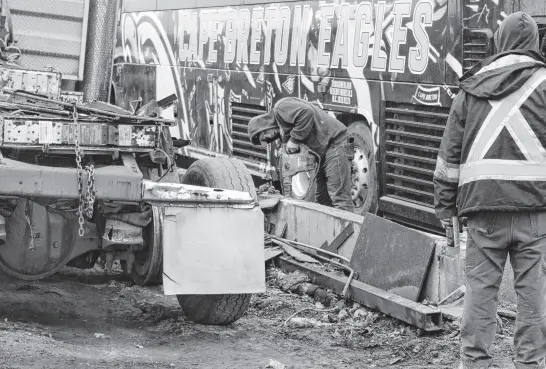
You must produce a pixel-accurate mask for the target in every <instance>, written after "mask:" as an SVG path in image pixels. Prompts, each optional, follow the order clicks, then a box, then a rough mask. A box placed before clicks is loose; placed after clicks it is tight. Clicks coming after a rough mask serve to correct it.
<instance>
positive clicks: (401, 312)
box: [279, 257, 442, 332]
mask: <svg viewBox="0 0 546 369" xmlns="http://www.w3.org/2000/svg"><path fill="white" fill-rule="evenodd" d="M279 265H280V267H281V268H282V269H284V270H285V271H287V272H290V273H291V272H295V271H300V272H303V273H304V274H306V275H307V276H308V277H309V278H310V279H311V281H312V282H313V283H315V284H317V285H319V286H322V287H326V288H329V289H331V290H332V291H333V292H335V293H337V294H341V293H342V291H343V288H344V286H345V283H346V281H347V277H345V276H338V275H336V274H334V273H331V272H324V271H319V270H316V269H313V268H310V267H307V266H305V265H303V264H300V263H298V262H295V261H292V260H289V259H287V258H286V257H280V258H279ZM346 298H348V299H350V300H352V301H355V302H358V303H359V304H362V305H364V306H366V307H368V308H370V309H374V310H378V311H380V312H382V313H384V314H387V315H389V316H392V317H393V318H396V319H399V320H402V321H404V322H406V323H409V324H412V325H414V326H416V327H419V328H421V329H423V330H425V331H427V332H435V331H439V330H441V329H442V313H441V312H440V310H438V309H434V308H431V307H429V306H425V305H422V304H419V303H416V302H413V301H410V300H408V299H405V298H403V297H400V296H398V295H395V294H392V293H390V292H387V291H384V290H382V289H379V288H376V287H373V286H370V285H368V284H366V283H362V282H360V281H356V280H353V281H352V282H351V285H350V287H349V291H348V293H347V296H346Z"/></svg>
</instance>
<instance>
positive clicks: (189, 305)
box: [176, 294, 252, 325]
mask: <svg viewBox="0 0 546 369" xmlns="http://www.w3.org/2000/svg"><path fill="white" fill-rule="evenodd" d="M176 297H177V298H178V303H179V304H180V307H181V308H182V311H183V312H184V314H185V315H186V317H187V318H188V319H189V320H191V321H192V322H196V323H199V324H206V325H228V324H231V323H233V322H235V321H236V320H238V319H239V318H240V317H242V316H243V314H244V313H245V312H246V310H247V309H248V304H249V303H250V298H251V297H252V295H250V294H240V295H178V296H176Z"/></svg>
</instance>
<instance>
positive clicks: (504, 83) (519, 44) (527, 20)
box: [459, 12, 546, 100]
mask: <svg viewBox="0 0 546 369" xmlns="http://www.w3.org/2000/svg"><path fill="white" fill-rule="evenodd" d="M538 39H539V36H538V26H537V24H536V22H535V21H534V19H533V18H531V17H530V16H529V15H527V14H526V13H523V12H517V13H513V14H511V15H510V16H508V17H507V18H506V19H505V20H504V21H503V22H502V23H501V25H500V26H499V29H498V30H497V32H496V33H495V36H494V42H495V47H496V49H497V52H498V54H497V55H494V56H492V57H490V58H487V59H485V60H483V61H482V62H481V63H478V64H477V65H476V66H475V67H474V68H472V69H471V70H469V71H468V72H467V73H466V74H465V75H464V76H463V77H462V78H461V79H460V80H459V87H460V88H461V89H462V90H463V91H465V92H466V93H468V94H470V95H473V96H476V97H478V98H482V99H488V100H498V99H501V98H503V97H505V96H507V95H509V94H511V93H513V92H514V91H516V90H518V89H519V88H520V87H521V86H522V85H523V84H524V83H525V82H527V80H528V79H529V78H530V77H531V76H532V75H533V74H534V73H535V71H536V70H537V69H538V68H544V67H546V60H545V59H543V58H542V56H541V55H540V54H539V53H538V47H539V40H538Z"/></svg>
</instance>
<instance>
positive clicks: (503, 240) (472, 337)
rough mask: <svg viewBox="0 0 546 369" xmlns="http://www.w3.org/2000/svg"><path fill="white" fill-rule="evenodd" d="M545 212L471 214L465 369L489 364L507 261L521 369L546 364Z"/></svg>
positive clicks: (517, 359)
mask: <svg viewBox="0 0 546 369" xmlns="http://www.w3.org/2000/svg"><path fill="white" fill-rule="evenodd" d="M545 254H546V212H477V213H472V214H471V215H470V216H469V217H468V244H467V250H466V262H465V273H466V296H465V301H464V313H463V319H462V326H461V339H462V349H461V358H462V362H463V365H464V368H467V369H474V368H488V367H489V365H491V362H492V357H491V353H490V351H489V350H490V348H491V345H492V343H493V339H494V337H495V332H496V324H497V323H496V311H497V310H496V309H497V303H498V296H497V295H498V291H499V286H500V284H501V280H502V275H503V271H504V266H505V264H506V259H507V257H508V255H510V263H511V265H512V268H513V269H514V287H515V290H516V294H517V298H518V299H517V319H516V330H515V334H514V346H515V351H516V356H515V357H514V364H515V366H516V368H517V369H523V368H545V361H544V359H545V356H546V266H545V259H544V257H545Z"/></svg>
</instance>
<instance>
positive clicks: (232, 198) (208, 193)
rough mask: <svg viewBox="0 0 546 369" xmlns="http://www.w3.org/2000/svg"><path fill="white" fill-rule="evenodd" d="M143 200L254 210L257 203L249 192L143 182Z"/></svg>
mask: <svg viewBox="0 0 546 369" xmlns="http://www.w3.org/2000/svg"><path fill="white" fill-rule="evenodd" d="M143 191H144V194H143V197H142V199H143V200H144V201H146V202H150V203H169V204H171V205H172V206H177V205H188V206H207V205H209V206H210V205H219V206H223V205H229V206H232V207H233V206H239V207H249V208H252V207H254V206H257V201H256V200H255V199H254V198H253V197H252V196H250V193H248V192H242V191H232V190H223V189H219V188H208V187H201V186H192V185H185V184H178V183H167V182H153V181H148V180H144V181H143Z"/></svg>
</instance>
